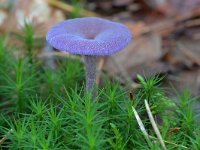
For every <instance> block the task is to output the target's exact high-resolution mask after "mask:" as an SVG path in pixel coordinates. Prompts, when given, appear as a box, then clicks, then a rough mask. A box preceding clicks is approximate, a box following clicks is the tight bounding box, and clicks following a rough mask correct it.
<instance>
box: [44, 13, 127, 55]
mask: <svg viewBox="0 0 200 150" xmlns="http://www.w3.org/2000/svg"><path fill="white" fill-rule="evenodd" d="M46 40H47V41H48V42H49V43H50V44H51V45H52V46H53V47H54V48H56V49H58V50H61V51H67V52H70V53H73V54H81V55H111V54H113V53H115V52H117V51H119V50H121V49H123V48H124V47H126V46H127V45H128V43H129V42H130V40H131V33H130V31H129V29H128V28H127V27H126V26H124V25H122V24H119V23H116V22H112V21H109V20H105V19H101V18H96V17H85V18H76V19H69V20H65V21H62V22H59V23H57V24H56V25H54V26H53V27H52V28H50V29H49V31H48V32H47V35H46Z"/></svg>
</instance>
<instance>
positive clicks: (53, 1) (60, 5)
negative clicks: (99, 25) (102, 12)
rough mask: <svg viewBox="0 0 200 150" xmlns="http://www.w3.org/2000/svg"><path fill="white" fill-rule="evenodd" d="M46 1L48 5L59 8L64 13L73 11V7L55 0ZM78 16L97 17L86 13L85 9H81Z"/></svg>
mask: <svg viewBox="0 0 200 150" xmlns="http://www.w3.org/2000/svg"><path fill="white" fill-rule="evenodd" d="M46 1H47V2H48V3H49V4H50V5H52V6H55V7H57V8H60V9H62V10H64V11H66V12H72V11H73V10H74V7H73V6H71V5H69V4H66V3H63V2H60V1H57V0H46ZM80 14H81V15H83V16H99V15H98V14H96V13H94V12H91V11H87V10H85V9H81V11H80Z"/></svg>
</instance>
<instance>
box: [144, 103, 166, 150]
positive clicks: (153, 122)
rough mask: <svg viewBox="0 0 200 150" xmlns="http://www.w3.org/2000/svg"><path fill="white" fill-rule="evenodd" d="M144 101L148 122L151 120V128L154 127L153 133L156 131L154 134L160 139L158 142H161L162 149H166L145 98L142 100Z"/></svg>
mask: <svg viewBox="0 0 200 150" xmlns="http://www.w3.org/2000/svg"><path fill="white" fill-rule="evenodd" d="M144 102H145V107H146V110H147V114H148V116H149V119H150V122H151V124H152V127H153V129H154V131H155V133H156V136H157V137H158V139H159V141H160V144H161V146H162V147H163V149H164V150H167V149H166V146H165V143H164V141H163V139H162V136H161V134H160V131H159V129H158V127H157V125H156V122H155V120H154V118H153V115H152V113H151V110H150V108H149V104H148V102H147V100H144Z"/></svg>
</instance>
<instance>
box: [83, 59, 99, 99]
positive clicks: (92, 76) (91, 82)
mask: <svg viewBox="0 0 200 150" xmlns="http://www.w3.org/2000/svg"><path fill="white" fill-rule="evenodd" d="M84 59H85V72H86V92H90V91H91V90H92V99H95V97H96V95H97V92H96V83H95V81H96V56H92V55H85V56H84Z"/></svg>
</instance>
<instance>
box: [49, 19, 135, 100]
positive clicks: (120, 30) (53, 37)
mask: <svg viewBox="0 0 200 150" xmlns="http://www.w3.org/2000/svg"><path fill="white" fill-rule="evenodd" d="M46 39H47V41H48V42H49V43H50V44H51V45H52V46H53V47H54V48H56V49H58V50H61V51H66V52H70V53H73V54H80V55H83V56H84V59H85V68H86V91H87V92H89V91H91V90H93V92H92V93H93V98H95V96H96V86H95V80H96V57H97V56H103V55H112V54H114V53H116V52H118V51H120V50H122V49H123V48H124V47H126V46H127V45H128V43H129V42H130V40H131V32H130V31H129V29H128V28H127V27H126V26H124V25H122V24H120V23H116V22H113V21H109V20H106V19H101V18H96V17H85V18H76V19H69V20H65V21H62V22H59V23H57V24H56V25H54V26H53V27H52V28H50V29H49V31H48V32H47V35H46Z"/></svg>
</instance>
